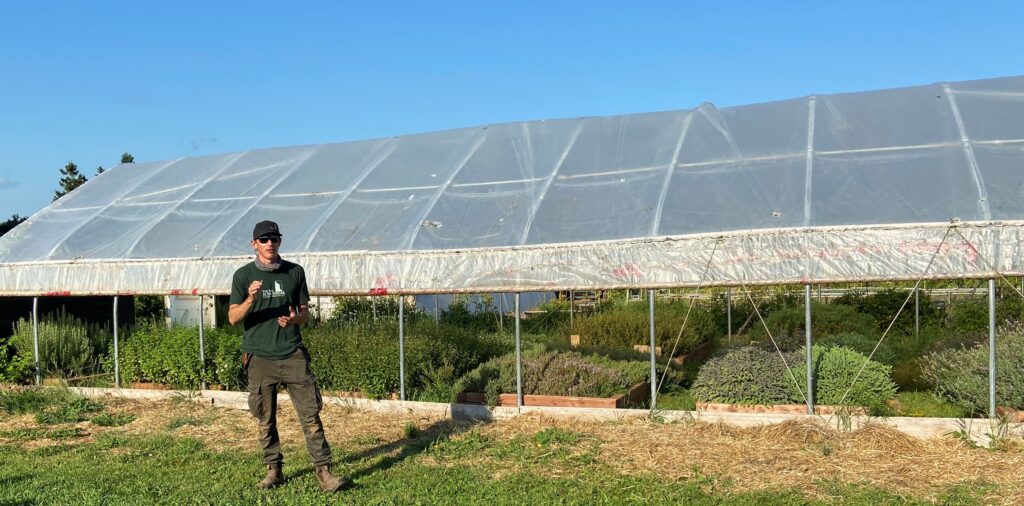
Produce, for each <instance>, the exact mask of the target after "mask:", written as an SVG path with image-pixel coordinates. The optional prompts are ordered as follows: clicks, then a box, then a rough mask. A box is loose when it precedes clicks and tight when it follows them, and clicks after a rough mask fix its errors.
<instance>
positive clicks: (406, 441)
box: [292, 420, 487, 489]
mask: <svg viewBox="0 0 1024 506" xmlns="http://www.w3.org/2000/svg"><path fill="white" fill-rule="evenodd" d="M483 423H487V422H481V421H477V422H469V421H460V420H441V421H438V422H435V423H433V424H432V425H430V426H429V427H427V428H425V429H420V430H419V431H417V434H416V435H415V436H414V437H404V438H402V439H399V440H396V441H392V442H390V443H385V444H381V445H377V446H375V447H373V448H368V449H366V450H363V451H361V452H357V453H350V454H346V455H345V456H343V457H342V458H340V459H339V462H338V463H339V464H354V463H357V462H360V461H364V460H368V461H373V462H372V463H368V465H366V467H362V468H359V469H357V470H355V471H354V472H352V473H351V474H349V475H347V477H348V478H349V480H351V483H350V484H349V485H348V486H347V487H345V488H346V489H348V488H352V487H355V486H357V485H356V482H357V481H358V480H359V479H360V478H364V477H366V476H369V475H372V474H375V473H379V472H382V471H386V470H388V469H390V468H392V467H394V466H395V465H397V464H400V463H401V462H403V461H404V460H406V459H408V458H409V457H413V456H415V455H418V454H420V453H423V452H424V451H425V450H427V449H428V448H430V447H431V446H433V445H435V444H437V443H439V442H443V441H447V440H448V439H450V438H452V437H453V436H457V435H459V434H462V433H464V432H468V431H470V430H472V429H474V428H476V427H479V426H480V425H481V424H483ZM313 472H314V470H313V469H312V468H304V469H302V470H300V471H298V472H296V473H294V475H293V476H292V477H293V478H298V477H301V476H305V475H307V474H313Z"/></svg>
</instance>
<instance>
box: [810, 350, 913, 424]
mask: <svg viewBox="0 0 1024 506" xmlns="http://www.w3.org/2000/svg"><path fill="white" fill-rule="evenodd" d="M811 350H812V351H811V353H812V363H813V364H814V402H815V404H829V405H843V406H863V407H866V408H870V409H871V411H872V412H873V413H880V412H882V411H883V410H884V408H885V401H887V400H889V399H892V398H893V396H895V395H896V384H895V383H893V382H892V380H891V379H890V378H889V374H890V372H891V371H892V367H890V366H888V365H885V364H880V363H878V362H875V361H874V360H872V361H867V360H868V357H867V356H866V355H862V354H860V353H857V352H856V351H854V350H851V349H849V348H846V347H844V346H829V347H826V346H813V347H812V348H811ZM804 353H805V352H804V350H803V349H801V350H798V352H797V355H799V356H801V357H803V356H804ZM865 362H867V366H866V367H864V364H865ZM806 365H807V364H806V362H805V361H803V360H801V361H800V362H798V363H796V364H793V375H794V376H795V377H796V380H797V383H798V384H799V385H800V389H801V390H802V391H804V392H806V391H807V367H806ZM861 367H864V370H863V371H862V372H860V376H857V373H858V371H860V369H861ZM854 378H856V379H857V382H856V383H853V380H854ZM847 389H849V393H846V392H847ZM844 394H846V397H845V398H844V397H843V395H844ZM796 395H797V396H799V395H800V394H799V393H797V394H796ZM801 400H803V399H802V398H801ZM840 401H842V402H840Z"/></svg>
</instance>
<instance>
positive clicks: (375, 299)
mask: <svg viewBox="0 0 1024 506" xmlns="http://www.w3.org/2000/svg"><path fill="white" fill-rule="evenodd" d="M370 303H371V304H372V305H373V321H377V297H376V296H370Z"/></svg>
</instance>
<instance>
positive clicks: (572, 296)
mask: <svg viewBox="0 0 1024 506" xmlns="http://www.w3.org/2000/svg"><path fill="white" fill-rule="evenodd" d="M575 302H576V292H575V291H574V290H569V330H572V310H573V308H572V306H573V303H575Z"/></svg>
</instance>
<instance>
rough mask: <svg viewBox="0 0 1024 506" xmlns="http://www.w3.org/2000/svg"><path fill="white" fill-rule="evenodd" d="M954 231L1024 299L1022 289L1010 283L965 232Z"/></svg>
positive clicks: (956, 229)
mask: <svg viewBox="0 0 1024 506" xmlns="http://www.w3.org/2000/svg"><path fill="white" fill-rule="evenodd" d="M953 230H955V231H956V234H957V235H959V236H960V238H961V239H963V240H964V242H965V243H966V244H967V246H969V247H970V248H971V251H973V252H974V254H975V255H977V256H978V258H980V259H981V260H982V261H983V262H985V265H986V266H987V267H988V268H989V269H992V272H993V273H995V275H996V276H998V277H999V279H1001V280H1003V282H1005V283H1006V284H1007V285H1008V286H1009V287H1010V288H1012V289H1013V291H1014V292H1016V293H1017V295H1020V296H1021V297H1024V292H1021V289H1020V288H1019V287H1017V285H1014V284H1013V283H1011V282H1010V280H1009V279H1006V276H1004V275H1003V273H1001V272H999V269H997V268H996V266H995V265H993V264H992V262H990V261H989V260H988V258H985V256H983V255H982V254H981V252H980V251H978V248H976V247H975V246H974V243H972V242H971V241H970V240H969V239H967V237H966V236H964V234H963V232H961V231H960V229H958V228H954V229H953Z"/></svg>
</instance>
